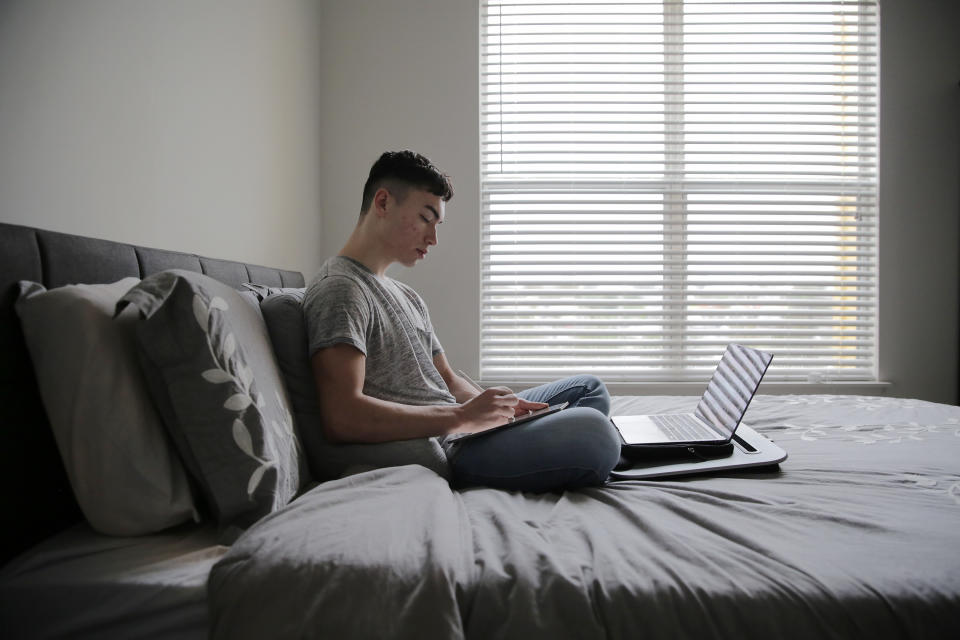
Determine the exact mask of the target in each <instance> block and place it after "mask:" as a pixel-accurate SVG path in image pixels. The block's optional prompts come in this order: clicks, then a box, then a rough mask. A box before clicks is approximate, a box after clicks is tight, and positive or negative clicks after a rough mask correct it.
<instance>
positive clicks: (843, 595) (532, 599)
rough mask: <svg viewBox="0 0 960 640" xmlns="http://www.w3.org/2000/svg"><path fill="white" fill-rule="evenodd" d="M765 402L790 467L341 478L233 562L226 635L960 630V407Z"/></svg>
mask: <svg viewBox="0 0 960 640" xmlns="http://www.w3.org/2000/svg"><path fill="white" fill-rule="evenodd" d="M696 400H697V399H696V398H693V397H632V398H625V397H620V398H615V399H614V404H613V407H614V413H652V412H664V411H689V410H691V409H692V408H693V406H694V405H695V403H696ZM746 420H747V421H748V422H749V423H750V424H752V425H753V426H754V428H756V429H757V430H758V431H760V432H761V433H763V434H765V435H766V436H768V437H770V438H772V439H773V440H775V441H776V442H777V443H778V444H779V445H780V446H782V447H783V448H784V449H786V450H787V451H788V453H789V455H790V457H789V459H788V460H787V461H786V462H784V463H783V464H782V465H781V466H780V467H779V468H774V469H769V468H768V469H763V470H744V471H733V472H731V471H727V472H721V473H716V474H711V475H698V476H688V477H684V478H666V479H661V480H631V481H620V482H614V483H610V484H608V485H607V486H605V487H602V488H593V489H586V490H582V491H570V492H564V493H549V494H542V495H533V494H522V493H516V492H506V491H497V490H491V489H483V488H475V489H469V490H464V491H451V490H450V488H449V487H448V485H447V484H446V482H445V481H443V479H442V478H440V477H438V476H436V474H433V473H432V472H430V471H428V470H426V469H423V468H420V467H415V466H408V467H399V468H394V469H381V470H377V471H371V472H368V473H364V474H358V475H356V476H351V477H348V478H343V479H340V480H337V481H334V482H329V483H326V484H324V485H322V486H320V487H318V488H316V489H314V490H313V491H311V492H309V493H307V494H306V495H305V496H303V497H302V498H300V499H299V500H297V501H296V502H294V503H293V504H292V505H290V506H288V507H287V508H286V509H284V510H283V511H281V512H278V513H275V514H272V515H271V516H268V517H267V518H265V519H264V520H262V521H261V522H259V523H257V525H255V526H254V527H252V528H251V529H250V530H249V531H247V532H246V533H245V534H244V535H243V536H241V538H240V539H239V540H238V541H237V542H236V543H235V544H234V546H233V547H232V548H231V549H230V551H229V552H228V553H227V554H225V555H224V557H223V558H222V559H221V560H220V561H219V562H218V563H217V564H216V565H215V566H214V568H213V570H212V571H211V576H210V583H209V587H210V588H209V595H210V604H211V612H210V613H211V621H212V625H213V626H212V637H214V638H231V639H236V638H255V637H272V638H286V637H291V638H292V637H327V636H329V637H342V638H360V637H393V638H483V639H488V638H516V637H524V638H636V637H644V638H731V637H738V638H769V637H779V638H804V639H805V638H811V637H818V638H831V637H834V638H854V637H865V638H866V637H869V638H880V639H883V638H921V637H922V638H953V637H957V633H958V631H960V554H958V553H957V549H958V544H957V543H958V541H960V408H957V407H952V406H946V405H938V404H932V403H926V402H920V401H912V400H899V399H888V398H874V397H860V396H776V397H775V396H761V397H758V398H757V399H756V400H755V402H754V403H753V405H752V406H751V408H750V410H749V411H748V414H747V417H746Z"/></svg>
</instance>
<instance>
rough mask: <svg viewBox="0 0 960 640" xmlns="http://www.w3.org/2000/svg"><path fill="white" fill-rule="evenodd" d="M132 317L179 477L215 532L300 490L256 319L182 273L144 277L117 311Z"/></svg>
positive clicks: (236, 297)
mask: <svg viewBox="0 0 960 640" xmlns="http://www.w3.org/2000/svg"><path fill="white" fill-rule="evenodd" d="M126 304H132V305H134V306H136V307H137V309H139V311H140V314H141V316H142V320H141V321H140V322H139V323H138V326H137V332H136V333H137V342H138V346H139V351H140V356H141V361H142V363H143V367H144V370H145V371H146V372H147V380H148V383H149V386H150V389H151V392H152V395H153V397H154V399H155V401H156V403H157V406H158V408H159V409H160V414H161V416H163V420H164V423H165V424H166V426H167V429H168V430H169V431H170V433H171V435H172V437H173V440H174V442H175V443H176V445H177V448H178V450H179V451H180V454H181V456H182V457H183V459H184V462H185V464H186V465H187V469H188V471H189V472H190V473H191V475H193V476H194V478H195V479H196V480H197V482H198V484H199V486H200V487H201V490H202V491H203V493H204V497H205V498H206V501H207V504H208V506H209V507H210V508H211V510H212V511H213V514H214V516H215V517H216V519H217V520H218V522H219V523H220V525H221V527H224V528H227V529H230V530H231V531H234V532H235V531H236V529H237V528H239V529H242V528H245V527H247V526H249V525H250V524H252V523H253V522H255V521H256V520H258V519H260V518H261V517H262V516H264V515H266V514H268V513H271V512H272V511H275V510H277V509H279V508H281V507H283V506H284V505H286V504H287V503H288V502H289V501H290V500H291V499H293V498H294V496H296V494H297V493H298V491H299V490H300V488H301V487H303V486H304V485H305V484H306V483H307V482H309V472H308V471H307V466H306V460H305V458H304V457H303V453H302V449H301V447H300V443H299V439H298V437H297V434H296V431H295V429H294V426H293V420H292V416H291V410H290V404H289V400H288V399H287V394H286V391H285V389H284V386H283V382H282V380H281V377H280V372H279V370H278V368H277V362H276V359H275V358H274V355H273V351H272V350H271V348H270V339H269V337H268V336H267V332H266V327H265V326H264V323H263V318H262V316H261V315H260V313H259V310H258V309H257V308H256V307H255V306H254V305H252V304H250V302H249V301H248V300H245V299H244V296H242V295H241V294H240V293H239V292H237V291H235V290H233V289H232V288H230V287H229V286H227V285H225V284H223V283H220V282H218V281H216V280H214V279H212V278H210V277H208V276H205V275H202V274H199V273H194V272H192V271H181V270H171V271H163V272H160V273H157V274H154V275H152V276H150V277H148V278H145V279H144V280H143V281H142V282H141V283H140V284H139V285H137V286H136V287H134V288H133V289H131V290H130V291H129V292H128V293H127V294H126V295H125V296H124V297H123V298H122V299H121V301H120V303H119V304H118V311H119V310H120V309H122V308H123V306H124V305H126Z"/></svg>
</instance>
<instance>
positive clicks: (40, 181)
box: [0, 0, 321, 271]
mask: <svg viewBox="0 0 960 640" xmlns="http://www.w3.org/2000/svg"><path fill="white" fill-rule="evenodd" d="M319 10H320V5H319V2H318V1H317V0H285V1H276V0H230V1H216V0H202V1H200V0H164V1H162V2H156V1H154V0H125V1H117V0H77V1H68V0H0V221H3V222H12V223H17V224H25V225H31V226H37V227H41V228H45V229H53V230H56V231H64V232H68V233H77V234H81V235H88V236H95V237H100V238H108V239H111V240H119V241H124V242H132V243H136V244H140V245H146V246H151V247H161V248H171V249H180V250H183V251H189V252H194V253H198V254H201V255H206V256H211V257H220V258H230V259H237V260H244V261H248V262H252V263H258V264H264V265H269V266H277V267H285V268H290V269H296V270H301V271H310V270H313V269H315V268H316V266H317V264H319V262H320V255H319V250H318V245H319V241H320V238H321V229H320V224H321V218H320V213H319V185H318V183H317V174H318V166H319V149H320V145H319V131H318V119H319V118H318V102H319V91H320V88H319V62H318V61H319V55H320V54H319V45H318V41H319V39H318V30H319Z"/></svg>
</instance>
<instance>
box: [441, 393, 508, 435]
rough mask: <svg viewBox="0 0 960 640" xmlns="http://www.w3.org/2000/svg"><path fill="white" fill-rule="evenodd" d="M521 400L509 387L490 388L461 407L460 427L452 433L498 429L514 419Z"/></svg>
mask: <svg viewBox="0 0 960 640" xmlns="http://www.w3.org/2000/svg"><path fill="white" fill-rule="evenodd" d="M518 402H520V398H518V397H517V396H516V394H514V393H513V391H511V390H510V389H508V388H507V387H490V388H489V389H487V390H486V391H484V392H483V393H481V394H480V395H478V396H474V397H473V398H471V399H470V400H468V401H466V402H464V403H463V404H461V405H460V425H459V426H458V427H457V428H456V429H454V430H453V431H452V432H451V433H474V432H477V431H486V430H487V429H491V428H493V427H498V426H500V425H502V424H504V423H505V422H508V421H509V420H510V419H511V418H513V416H514V414H515V408H516V406H517V403H518Z"/></svg>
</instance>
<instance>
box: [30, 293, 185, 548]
mask: <svg viewBox="0 0 960 640" xmlns="http://www.w3.org/2000/svg"><path fill="white" fill-rule="evenodd" d="M137 282H139V280H138V279H137V278H126V279H124V280H120V281H119V282H115V283H113V284H98V285H70V286H65V287H59V288H57V289H52V290H50V291H47V290H46V289H45V288H44V287H43V285H40V284H37V283H35V282H26V281H24V282H20V297H19V298H18V299H17V301H16V303H15V306H16V310H17V313H18V314H19V316H20V321H21V323H22V325H23V334H24V338H25V339H26V343H27V348H28V349H29V351H30V357H31V359H32V361H33V366H34V371H35V374H36V377H37V384H38V386H39V388H40V395H41V397H42V398H43V404H44V407H46V410H47V417H48V418H49V420H50V426H51V427H52V429H53V435H54V439H55V440H56V442H57V447H58V448H59V450H60V455H61V457H62V458H63V463H64V466H65V467H66V470H67V476H68V477H69V479H70V486H71V487H72V488H73V493H74V495H75V496H76V497H77V502H78V503H79V505H80V509H81V510H82V511H83V514H84V515H85V516H86V518H87V520H88V521H89V522H90V525H91V526H92V527H93V528H94V529H96V530H97V531H100V532H101V533H106V534H110V535H117V536H136V535H143V534H148V533H154V532H157V531H160V530H161V529H165V528H167V527H171V526H173V525H176V524H179V523H181V522H183V521H185V520H188V519H190V518H194V519H196V510H195V509H194V501H193V497H192V495H191V492H190V486H189V482H188V480H187V474H186V471H185V469H184V468H183V463H182V462H181V461H180V458H179V457H178V456H177V453H176V451H175V450H174V448H173V446H172V443H171V442H170V441H169V438H168V437H167V435H166V433H165V431H164V427H163V423H162V422H161V420H160V415H159V414H158V413H157V410H156V408H155V407H154V405H153V402H152V401H151V399H150V395H149V393H148V392H147V387H146V382H145V381H144V379H143V374H142V372H141V370H140V366H139V364H138V363H137V354H136V345H135V339H134V334H133V332H134V323H135V320H136V315H135V314H134V313H132V310H131V313H122V314H120V315H119V316H117V318H116V319H115V320H114V319H113V311H114V307H115V306H116V304H117V301H118V300H119V299H120V297H121V296H122V295H123V294H124V293H126V291H127V290H128V289H130V287H132V286H134V285H135V284H137Z"/></svg>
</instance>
